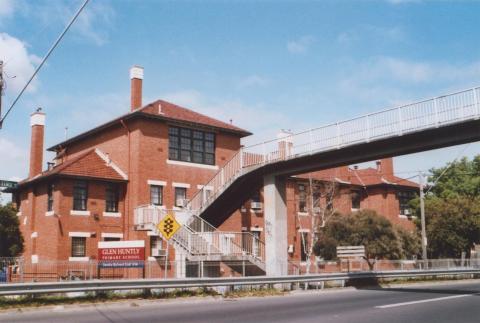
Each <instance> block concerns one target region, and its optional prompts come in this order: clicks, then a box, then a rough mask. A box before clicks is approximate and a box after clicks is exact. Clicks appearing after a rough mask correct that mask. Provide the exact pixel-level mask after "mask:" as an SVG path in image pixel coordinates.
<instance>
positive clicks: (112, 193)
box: [105, 184, 118, 212]
mask: <svg viewBox="0 0 480 323" xmlns="http://www.w3.org/2000/svg"><path fill="white" fill-rule="evenodd" d="M105 211H106V212H118V186H117V185H115V184H109V185H108V186H107V188H106V190H105Z"/></svg>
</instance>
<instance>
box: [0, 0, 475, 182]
mask: <svg viewBox="0 0 480 323" xmlns="http://www.w3.org/2000/svg"><path fill="white" fill-rule="evenodd" d="M82 2H83V0H70V1H60V0H48V1H44V0H37V1H26V0H0V59H2V60H3V61H4V62H5V73H6V82H7V87H6V89H5V95H4V96H3V98H2V99H3V106H4V111H5V109H6V108H7V107H9V106H10V104H11V103H12V101H13V100H14V98H15V97H16V95H17V94H18V92H19V91H20V89H21V87H22V86H23V85H24V84H25V82H26V80H27V79H28V77H29V76H30V75H31V74H32V72H33V71H34V68H35V67H36V66H37V65H38V64H39V62H40V61H41V58H42V57H43V56H44V55H45V54H46V52H47V51H48V49H49V48H50V46H51V45H52V44H53V42H54V41H55V39H56V38H57V37H58V35H59V34H60V32H61V31H62V30H63V28H64V26H65V25H66V23H67V22H68V21H69V19H70V18H71V17H72V15H73V13H74V12H75V10H76V9H77V8H78V7H79V6H80V5H81V3H82ZM478 12H480V2H478V1H451V2H449V1H420V0H417V1H415V0H378V1H373V0H372V1H360V0H358V1H338V0H337V1H210V0H205V1H153V0H150V1H134V0H115V1H108V0H91V1H90V3H89V4H88V5H87V7H86V9H85V11H84V12H82V14H81V15H80V17H79V19H78V21H77V22H76V23H75V24H74V26H73V27H72V29H71V30H70V31H69V32H68V33H67V34H66V36H65V38H64V39H63V41H62V42H61V43H60V45H59V46H58V47H57V49H56V50H55V51H54V53H53V54H52V56H51V57H50V58H49V59H48V61H47V63H46V65H45V66H44V67H43V69H42V70H41V71H40V73H39V74H38V76H37V77H36V79H35V80H34V82H33V83H32V85H31V86H30V87H29V89H28V91H27V92H26V94H25V95H24V96H22V98H21V100H20V101H19V102H18V104H17V105H16V106H15V108H14V109H13V110H12V112H11V113H10V115H9V116H8V118H7V120H6V121H5V124H4V127H3V129H1V130H0V179H12V180H19V179H22V178H25V177H26V175H27V173H28V154H29V142H30V127H29V115H30V114H31V113H32V112H33V111H34V110H35V108H37V107H42V108H43V110H44V111H45V113H46V114H47V121H46V133H45V147H46V148H47V147H50V146H52V145H54V144H56V143H58V142H61V141H62V140H63V139H64V138H65V135H67V136H68V137H72V136H74V135H76V134H79V133H81V132H83V131H85V130H88V129H90V128H92V127H94V126H96V125H99V124H101V123H103V122H106V121H108V120H110V119H112V118H114V117H116V116H119V115H121V114H124V113H126V112H128V111H129V89H130V80H129V68H130V67H131V66H132V65H134V64H138V65H141V66H143V67H144V68H145V78H144V87H143V97H144V103H148V102H151V101H154V100H156V99H159V98H162V99H165V100H168V101H171V102H173V103H176V104H179V105H183V106H185V107H188V108H191V109H193V110H195V111H198V112H201V113H205V114H207V115H210V116H212V117H216V118H218V119H220V120H223V121H226V122H229V120H230V119H231V120H233V123H234V124H235V125H238V126H240V127H243V128H245V129H247V130H250V131H251V132H253V133H254V135H253V136H251V137H250V138H247V139H246V141H245V144H254V143H257V142H261V141H263V140H267V139H273V138H275V136H276V134H277V133H278V131H279V130H280V129H290V130H291V131H293V132H299V131H302V130H306V129H309V128H315V127H319V126H322V125H325V124H329V123H332V122H335V121H339V120H345V119H350V118H353V117H356V116H359V115H363V114H366V113H369V112H375V111H379V110H383V109H386V108H390V107H395V106H398V105H401V104H405V103H408V102H413V101H416V100H421V99H425V98H430V97H434V96H439V95H443V94H447V93H450V92H454V91H457V90H462V89H466V88H471V87H476V86H480V42H479V41H478V33H477V32H476V31H478V30H479V28H480V19H478ZM65 128H68V129H67V134H66V133H65V132H66V131H65ZM479 148H480V144H478V143H475V144H470V145H468V146H456V147H450V148H446V149H440V150H435V151H429V152H424V153H420V154H414V155H407V156H400V157H396V158H395V159H394V162H395V169H396V171H397V173H398V174H399V175H403V177H410V176H414V175H415V174H416V173H417V172H418V171H419V170H425V171H427V170H428V169H430V168H432V167H440V166H443V165H445V164H446V163H448V162H451V161H453V160H454V159H455V158H457V157H459V156H463V155H466V156H470V157H471V156H473V155H476V154H478V153H479ZM52 157H53V156H52V154H51V153H47V154H46V155H45V160H44V162H45V163H46V162H47V161H48V160H50V159H51V158H52Z"/></svg>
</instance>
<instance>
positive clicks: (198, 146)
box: [193, 139, 203, 152]
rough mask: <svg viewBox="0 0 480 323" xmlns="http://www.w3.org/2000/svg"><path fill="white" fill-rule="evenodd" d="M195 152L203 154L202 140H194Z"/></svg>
mask: <svg viewBox="0 0 480 323" xmlns="http://www.w3.org/2000/svg"><path fill="white" fill-rule="evenodd" d="M193 151H200V152H203V141H202V140H197V139H196V140H194V141H193Z"/></svg>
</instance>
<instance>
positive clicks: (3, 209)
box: [0, 204, 23, 257]
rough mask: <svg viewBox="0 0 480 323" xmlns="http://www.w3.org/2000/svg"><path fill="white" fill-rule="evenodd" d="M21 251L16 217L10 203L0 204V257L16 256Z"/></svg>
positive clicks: (21, 238) (20, 235)
mask: <svg viewBox="0 0 480 323" xmlns="http://www.w3.org/2000/svg"><path fill="white" fill-rule="evenodd" d="M22 252H23V237H22V234H21V232H20V227H19V222H18V217H17V215H16V212H15V209H14V208H13V207H12V205H11V204H7V205H5V206H0V257H16V256H18V255H20V254H21V253H22Z"/></svg>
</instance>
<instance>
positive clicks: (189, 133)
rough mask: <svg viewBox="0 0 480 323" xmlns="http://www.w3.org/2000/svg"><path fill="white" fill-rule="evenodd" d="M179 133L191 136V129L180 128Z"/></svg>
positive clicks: (183, 135)
mask: <svg viewBox="0 0 480 323" xmlns="http://www.w3.org/2000/svg"><path fill="white" fill-rule="evenodd" d="M180 135H181V136H182V137H188V138H190V137H191V136H192V131H191V130H190V129H185V128H180Z"/></svg>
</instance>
